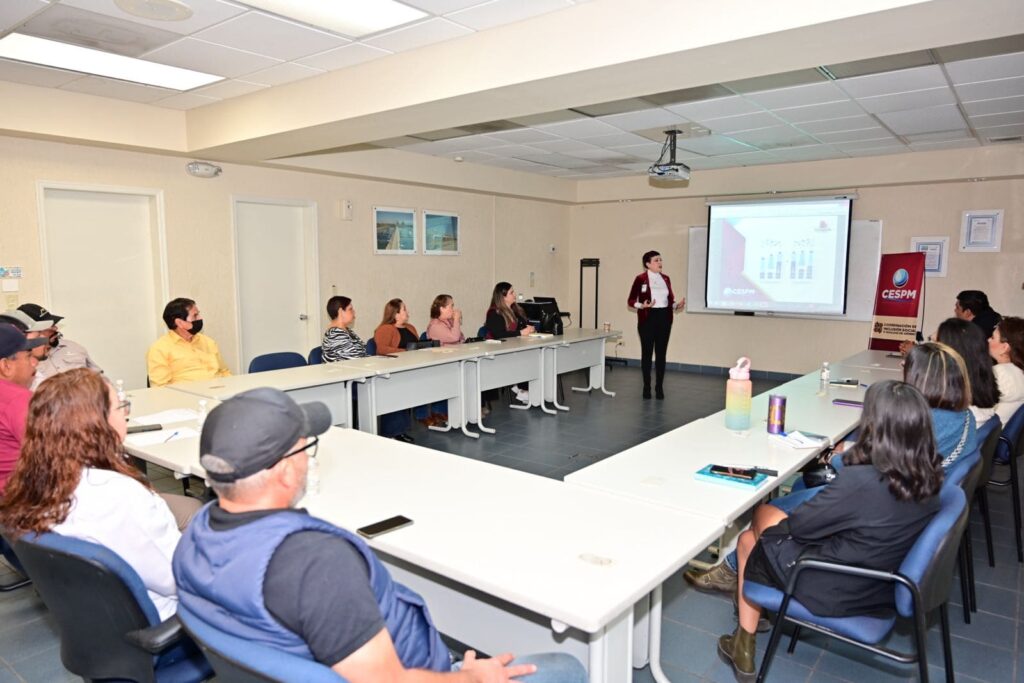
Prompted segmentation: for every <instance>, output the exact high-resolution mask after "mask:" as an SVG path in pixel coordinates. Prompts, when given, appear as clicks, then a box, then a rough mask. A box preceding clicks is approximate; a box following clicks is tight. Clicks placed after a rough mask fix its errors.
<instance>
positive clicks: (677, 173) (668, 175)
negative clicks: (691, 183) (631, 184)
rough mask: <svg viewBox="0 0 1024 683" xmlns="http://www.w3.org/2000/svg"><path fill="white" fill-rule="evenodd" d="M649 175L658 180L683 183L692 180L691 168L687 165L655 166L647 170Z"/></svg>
mask: <svg viewBox="0 0 1024 683" xmlns="http://www.w3.org/2000/svg"><path fill="white" fill-rule="evenodd" d="M647 175H649V176H650V177H651V178H655V179H657V180H668V181H682V180H689V179H690V167H689V166H687V165H686V164H680V163H675V164H654V165H652V166H651V167H650V168H649V169H647Z"/></svg>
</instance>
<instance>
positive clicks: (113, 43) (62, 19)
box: [19, 5, 181, 57]
mask: <svg viewBox="0 0 1024 683" xmlns="http://www.w3.org/2000/svg"><path fill="white" fill-rule="evenodd" d="M19 31H20V32H21V33H25V34H27V35H30V36H36V37H38V38H49V39H50V40H56V41H59V42H62V43H71V44H72V45H80V46H82V47H89V48H93V49H96V50H102V51H103V52H113V53H114V54H118V55H126V56H128V57H138V56H139V55H142V54H145V53H147V52H149V51H150V50H154V49H156V48H158V47H161V46H163V45H167V44H168V43H172V42H174V41H175V40H178V38H180V37H181V36H179V35H178V34H177V33H171V32H170V31H162V30H160V29H157V28H152V27H150V26H144V25H142V24H137V23H134V22H131V21H125V20H124V19H116V18H114V17H108V16H105V15H103V14H95V13H94V12H87V11H85V10H80V9H77V8H74V7H65V6H63V5H53V6H51V7H50V9H48V10H46V11H45V12H43V13H41V14H37V15H36V16H34V17H33V18H32V19H30V20H29V21H27V22H26V23H25V25H24V26H22V27H21V29H19Z"/></svg>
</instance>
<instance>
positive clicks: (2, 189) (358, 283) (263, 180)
mask: <svg viewBox="0 0 1024 683" xmlns="http://www.w3.org/2000/svg"><path fill="white" fill-rule="evenodd" d="M186 161H187V160H186V159H182V158H176V157H168V156H161V155H156V154H146V153H138V152H128V151H120V150H111V149H103V148H94V147H85V146H77V145H70V144H63V143H57V142H44V141H37V140H29V139H19V138H8V137H0V265H14V266H22V267H23V268H24V274H25V277H24V279H23V281H22V290H21V292H20V293H19V294H18V296H19V299H20V301H21V302H25V301H36V302H41V303H49V302H46V301H44V293H43V292H44V287H43V281H42V254H41V245H40V239H39V225H38V207H37V183H38V182H39V181H52V182H60V183H81V184H88V185H92V186H96V187H97V188H100V189H101V188H103V187H112V186H116V187H138V188H149V189H159V190H162V191H163V196H164V207H165V221H166V233H167V263H168V271H169V273H168V275H169V277H168V279H169V283H170V292H169V294H170V296H189V297H192V298H194V299H196V300H197V301H198V302H199V303H200V305H201V308H202V310H203V315H204V318H206V319H207V320H208V322H207V325H206V329H207V331H209V333H210V334H211V336H213V337H214V338H216V339H217V340H218V342H219V343H220V346H221V349H222V351H223V353H224V356H225V359H226V360H227V362H228V364H229V365H230V366H231V368H232V370H235V371H237V370H238V358H237V338H236V332H235V316H236V307H235V273H234V257H233V242H232V226H231V197H232V196H240V197H249V198H252V197H260V198H280V199H290V200H305V201H314V202H317V205H318V210H319V211H318V222H319V236H318V239H319V251H320V285H321V286H320V289H321V302H318V303H317V306H316V309H317V311H321V312H322V311H323V302H324V301H326V299H327V297H329V296H330V295H331V294H332V293H334V291H335V290H334V287H336V288H337V292H338V293H339V294H344V295H346V296H350V297H352V298H353V300H354V301H355V303H356V308H357V310H358V314H359V319H358V321H357V323H356V330H357V331H358V332H359V333H360V334H361V335H363V336H364V337H366V336H369V335H371V334H372V333H373V329H374V327H376V324H377V322H378V321H379V316H380V313H381V310H382V309H383V304H384V302H385V301H386V300H387V299H389V298H391V297H395V296H398V297H402V298H403V299H405V300H406V301H407V303H408V306H409V310H410V313H411V320H412V322H413V324H414V325H416V326H417V328H419V329H421V330H422V329H424V328H425V326H426V323H427V319H428V310H429V306H430V302H431V301H432V300H433V297H434V296H435V295H436V294H438V293H440V292H442V291H444V292H447V293H449V294H452V295H454V296H455V297H456V300H457V302H458V305H459V306H460V307H461V308H463V310H464V311H465V312H466V318H467V328H469V329H472V330H475V329H476V327H477V326H478V325H479V324H481V323H482V320H483V312H484V310H485V309H486V307H487V303H488V301H489V298H490V291H491V288H492V286H493V284H494V282H495V281H496V280H498V279H509V280H510V281H511V282H513V284H514V285H515V286H516V287H517V289H518V290H519V291H521V292H523V293H525V294H528V295H529V294H532V293H534V292H536V293H538V294H551V295H554V296H558V297H560V298H563V299H564V298H567V297H568V292H569V290H568V281H567V280H566V278H565V277H564V272H565V271H566V269H567V265H566V263H567V259H568V253H569V249H568V244H569V239H568V223H569V207H567V206H565V205H562V204H552V203H547V202H540V201H534V200H526V199H509V198H500V197H496V196H494V195H489V194H482V193H472V192H464V191H454V190H453V191H447V190H438V189H433V188H429V187H422V186H416V185H405V184H400V183H388V182H376V181H369V180H358V179H349V178H342V177H336V176H330V175H322V174H316V173H309V172H300V171H288V170H279V169H268V168H259V167H252V166H242V165H233V164H225V165H224V174H223V175H222V176H221V177H219V178H215V179H210V180H203V179H198V178H193V177H191V176H189V175H187V174H186V173H185V162H186ZM342 199H350V200H352V201H353V204H354V215H353V220H351V221H342V220H340V218H338V217H337V216H336V213H335V202H336V201H338V200H342ZM374 205H378V206H397V207H408V208H415V209H418V210H419V209H437V210H446V211H454V212H456V213H458V214H459V215H460V219H461V224H462V239H463V254H462V255H461V256H458V257H428V256H423V255H419V256H374V255H373V252H372V248H373V247H372V245H373V241H372V229H371V224H372V207H373V206H374ZM548 244H555V245H556V249H557V250H556V253H555V254H553V255H552V254H549V253H547V251H546V247H547V245H548ZM102 267H103V264H83V265H82V277H83V278H87V277H89V273H90V272H91V271H93V270H95V269H96V268H102ZM531 270H532V271H534V272H535V283H536V284H535V286H534V287H530V286H529V273H530V271H531ZM272 282H273V279H272V278H269V277H268V286H272ZM126 286H129V285H127V284H126ZM59 312H60V313H61V314H63V315H65V316H74V311H59ZM125 314H126V315H131V312H130V311H126V312H125ZM108 322H110V323H113V324H114V326H113V327H111V333H114V331H115V329H116V321H108ZM320 322H321V323H324V322H326V315H325V314H323V313H321V319H320ZM144 353H145V349H139V358H140V362H142V358H143V355H144Z"/></svg>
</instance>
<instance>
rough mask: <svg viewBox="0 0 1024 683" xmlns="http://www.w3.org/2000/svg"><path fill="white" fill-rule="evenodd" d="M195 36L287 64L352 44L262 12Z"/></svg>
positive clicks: (241, 17)
mask: <svg viewBox="0 0 1024 683" xmlns="http://www.w3.org/2000/svg"><path fill="white" fill-rule="evenodd" d="M195 37H196V38H199V39H201V40H205V41H207V42H210V43H217V44H218V45H226V46H228V47H233V48H237V49H239V50H247V51H248V52H254V53H256V54H260V55H266V56H268V57H273V58H274V59H281V60H284V61H286V62H287V61H291V60H293V59H298V58H300V57H306V56H308V55H312V54H316V53H317V52H324V51H325V50H332V49H334V48H337V47H341V46H342V45H345V44H346V43H349V42H351V41H350V40H348V39H347V38H342V37H340V36H337V35H334V34H332V33H326V32H324V31H318V30H316V29H313V28H309V27H307V26H302V25H301V24H296V23H293V22H291V21H287V20H285V19H279V18H277V17H272V16H270V15H269V14H263V13H262V12H247V13H245V14H243V15H241V16H238V17H235V18H233V19H228V20H227V21H225V22H224V23H222V24H218V25H217V26H214V27H212V28H208V29H206V30H204V31H200V32H199V33H197V34H196V35H195Z"/></svg>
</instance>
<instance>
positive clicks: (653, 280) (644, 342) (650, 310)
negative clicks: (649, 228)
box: [627, 251, 686, 399]
mask: <svg viewBox="0 0 1024 683" xmlns="http://www.w3.org/2000/svg"><path fill="white" fill-rule="evenodd" d="M643 262H644V272H642V273H640V274H639V275H637V276H636V277H635V278H633V286H632V287H631V288H630V290H629V299H628V300H627V302H628V304H629V307H630V308H635V309H636V329H637V332H638V333H639V334H640V369H641V371H642V373H643V377H644V393H643V397H644V399H649V398H650V397H651V357H652V356H654V366H655V369H654V370H655V385H654V390H655V392H656V396H657V398H659V399H663V398H665V389H664V386H663V385H662V383H663V382H664V380H665V354H666V353H667V352H668V338H669V335H670V334H672V314H673V313H676V312H678V311H680V310H682V308H683V306H685V305H686V299H685V298H684V299H682V300H681V301H679V302H678V303H676V298H675V294H674V293H673V292H672V281H671V280H670V279H669V277H668V275H665V274H664V273H662V272H661V268H662V262H661V254H659V253H658V252H656V251H649V252H647V253H646V254H644V255H643Z"/></svg>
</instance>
